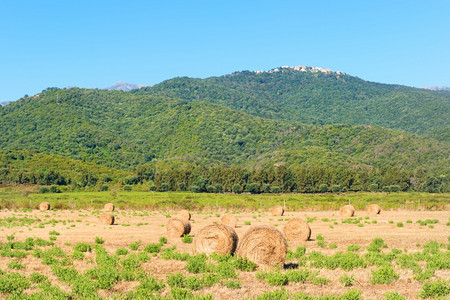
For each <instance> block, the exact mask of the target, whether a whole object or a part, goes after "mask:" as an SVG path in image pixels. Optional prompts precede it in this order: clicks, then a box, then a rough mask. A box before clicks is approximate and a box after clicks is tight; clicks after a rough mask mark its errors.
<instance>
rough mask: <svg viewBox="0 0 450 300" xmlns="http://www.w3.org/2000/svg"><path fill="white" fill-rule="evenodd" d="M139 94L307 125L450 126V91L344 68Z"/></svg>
mask: <svg viewBox="0 0 450 300" xmlns="http://www.w3.org/2000/svg"><path fill="white" fill-rule="evenodd" d="M134 93H137V94H149V95H159V96H167V97H176V98H182V99H186V100H189V101H204V102H209V103H216V104H221V105H225V106H228V107H230V108H233V109H236V110H239V111H243V112H246V113H248V114H251V115H254V116H260V117H264V118H272V119H278V120H284V121H296V122H301V123H307V124H361V125H372V126H382V127H385V128H391V129H397V130H403V131H407V132H411V133H417V134H426V133H430V134H433V133H435V134H434V137H435V138H438V139H441V140H448V135H446V136H441V135H440V134H436V132H439V130H440V129H442V128H445V129H450V128H449V127H448V124H449V123H448V120H449V119H450V92H443V91H439V92H436V91H429V90H425V89H417V88H411V87H406V86H400V85H390V84H381V83H375V82H368V81H364V80H362V79H359V78H357V77H353V76H350V75H347V74H344V73H342V72H338V73H337V72H331V71H327V70H326V71H318V70H317V69H315V68H305V67H303V69H301V68H300V69H299V68H290V67H283V68H277V69H274V70H271V71H265V72H264V71H263V72H250V71H244V72H236V73H233V74H230V75H225V76H220V77H211V78H206V79H192V78H187V77H183V78H174V79H171V80H167V81H164V82H162V83H160V84H157V85H155V86H153V87H146V88H143V89H140V90H136V91H134Z"/></svg>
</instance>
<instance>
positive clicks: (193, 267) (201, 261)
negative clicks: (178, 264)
mask: <svg viewBox="0 0 450 300" xmlns="http://www.w3.org/2000/svg"><path fill="white" fill-rule="evenodd" d="M208 268H209V266H208V265H207V263H206V255H205V254H199V255H194V256H191V257H189V258H188V259H187V263H186V265H185V269H186V270H187V271H188V272H191V273H196V274H198V273H205V272H207V271H208Z"/></svg>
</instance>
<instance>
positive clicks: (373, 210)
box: [367, 204, 381, 215]
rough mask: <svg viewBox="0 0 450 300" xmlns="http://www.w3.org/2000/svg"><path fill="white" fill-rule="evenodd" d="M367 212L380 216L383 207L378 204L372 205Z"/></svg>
mask: <svg viewBox="0 0 450 300" xmlns="http://www.w3.org/2000/svg"><path fill="white" fill-rule="evenodd" d="M367 212H368V213H369V214H371V215H378V214H379V213H380V212H381V207H380V206H378V204H371V205H369V206H368V207H367Z"/></svg>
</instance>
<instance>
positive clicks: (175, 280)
mask: <svg viewBox="0 0 450 300" xmlns="http://www.w3.org/2000/svg"><path fill="white" fill-rule="evenodd" d="M166 282H167V284H168V285H169V286H170V287H179V288H184V287H185V286H186V277H185V276H184V275H183V274H181V273H175V274H169V275H167V276H166Z"/></svg>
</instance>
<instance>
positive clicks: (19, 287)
mask: <svg viewBox="0 0 450 300" xmlns="http://www.w3.org/2000/svg"><path fill="white" fill-rule="evenodd" d="M29 286H30V282H29V281H28V279H27V278H26V277H25V276H24V275H21V274H19V273H15V272H14V273H6V274H4V275H2V276H0V292H1V293H4V294H7V293H15V294H20V293H22V291H23V290H25V289H27V288H28V287H29Z"/></svg>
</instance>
